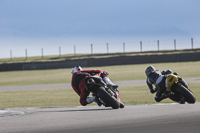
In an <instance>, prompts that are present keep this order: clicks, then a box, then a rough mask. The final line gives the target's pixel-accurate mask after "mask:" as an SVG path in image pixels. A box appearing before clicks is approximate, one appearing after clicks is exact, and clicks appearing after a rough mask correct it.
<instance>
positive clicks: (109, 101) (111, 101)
mask: <svg viewBox="0 0 200 133" xmlns="http://www.w3.org/2000/svg"><path fill="white" fill-rule="evenodd" d="M97 94H98V96H99V97H100V99H101V100H102V101H103V102H104V103H105V104H106V105H107V106H111V107H112V108H113V109H118V108H119V107H120V103H119V102H118V101H117V99H116V98H114V97H112V96H111V95H110V94H109V93H108V92H107V91H106V90H105V89H104V88H103V87H99V88H98V89H97Z"/></svg>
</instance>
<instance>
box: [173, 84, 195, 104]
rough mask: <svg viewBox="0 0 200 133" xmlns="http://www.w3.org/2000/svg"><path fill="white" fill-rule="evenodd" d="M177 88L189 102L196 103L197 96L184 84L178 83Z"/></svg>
mask: <svg viewBox="0 0 200 133" xmlns="http://www.w3.org/2000/svg"><path fill="white" fill-rule="evenodd" d="M175 90H176V92H177V93H179V94H181V95H182V96H183V97H184V98H185V99H186V101H187V102H188V103H195V101H196V98H195V96H194V95H193V94H192V93H191V92H190V91H189V90H188V89H187V88H186V87H184V86H183V85H178V86H177V87H176V88H175Z"/></svg>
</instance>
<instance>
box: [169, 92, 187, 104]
mask: <svg viewBox="0 0 200 133" xmlns="http://www.w3.org/2000/svg"><path fill="white" fill-rule="evenodd" d="M169 98H170V99H171V100H172V101H175V102H178V103H180V104H185V100H184V99H179V98H178V96H177V95H176V94H170V95H169Z"/></svg>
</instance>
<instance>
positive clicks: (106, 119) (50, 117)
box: [0, 78, 200, 133]
mask: <svg viewBox="0 0 200 133" xmlns="http://www.w3.org/2000/svg"><path fill="white" fill-rule="evenodd" d="M185 80H186V81H187V82H188V83H195V82H200V78H188V79H185ZM115 83H116V84H118V85H119V86H133V85H145V84H146V83H145V81H144V80H137V81H119V82H115ZM66 86H67V87H66ZM56 88H60V89H61V88H71V86H70V84H67V85H66V84H65V85H64V84H54V85H33V86H20V87H14V86H13V87H8V86H7V87H0V91H8V90H10V91H12V90H24V89H25V90H29V89H31V90H32V89H56ZM199 110H200V103H195V104H184V105H181V104H154V105H126V106H125V108H124V109H117V110H113V109H111V108H105V107H98V106H86V107H49V108H10V109H4V110H0V124H1V126H0V133H1V132H2V133H46V132H48V133H68V132H70V133H85V132H86V133H94V132H95V133H102V132H104V133H122V132H124V133H126V132H131V133H132V132H134V133H144V132H148V133H160V132H162V133H169V132H173V133H174V132H176V133H179V132H181V133H199V132H200V126H199V125H200V111H199Z"/></svg>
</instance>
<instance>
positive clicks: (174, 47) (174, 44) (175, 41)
mask: <svg viewBox="0 0 200 133" xmlns="http://www.w3.org/2000/svg"><path fill="white" fill-rule="evenodd" d="M174 50H176V39H174Z"/></svg>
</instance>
